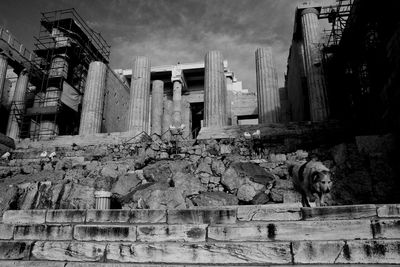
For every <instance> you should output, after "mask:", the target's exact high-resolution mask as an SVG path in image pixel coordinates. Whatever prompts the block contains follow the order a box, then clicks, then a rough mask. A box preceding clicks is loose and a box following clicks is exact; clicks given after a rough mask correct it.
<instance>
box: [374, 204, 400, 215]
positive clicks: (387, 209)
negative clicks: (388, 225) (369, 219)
mask: <svg viewBox="0 0 400 267" xmlns="http://www.w3.org/2000/svg"><path fill="white" fill-rule="evenodd" d="M378 217H381V218H385V217H400V204H388V205H383V206H380V207H378Z"/></svg>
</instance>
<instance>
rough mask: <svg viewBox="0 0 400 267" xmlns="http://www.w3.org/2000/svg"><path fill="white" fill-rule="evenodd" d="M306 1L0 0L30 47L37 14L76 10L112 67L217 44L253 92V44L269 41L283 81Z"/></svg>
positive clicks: (7, 21)
mask: <svg viewBox="0 0 400 267" xmlns="http://www.w3.org/2000/svg"><path fill="white" fill-rule="evenodd" d="M300 2H304V0H299V1H297V0H101V1H100V0H47V1H44V0H0V25H2V26H4V27H5V28H6V29H8V30H9V31H10V32H11V33H12V34H13V35H14V36H15V37H16V38H17V39H18V40H19V41H21V42H22V43H23V44H24V45H25V46H26V47H27V48H28V49H31V50H33V43H34V38H33V36H37V35H38V33H39V26H40V25H39V21H40V17H41V14H40V12H45V11H52V10H57V9H66V8H72V7H73V8H75V9H76V10H77V12H78V13H79V14H80V15H81V17H83V18H84V19H85V20H86V22H87V23H88V24H89V26H91V27H92V28H93V29H94V30H95V31H96V32H100V33H101V34H102V36H103V37H104V38H105V39H106V41H107V42H108V43H109V44H110V45H111V58H110V66H111V67H112V68H114V69H124V68H131V64H132V58H133V57H134V56H138V55H143V56H148V57H149V58H150V61H151V64H152V65H153V66H157V65H172V64H176V63H177V62H180V63H191V62H200V61H204V55H205V54H206V52H207V51H210V50H219V51H221V52H222V54H223V56H224V59H226V60H228V64H229V69H230V70H231V71H233V72H234V73H235V75H236V77H237V78H238V80H241V81H242V82H243V88H246V89H250V90H251V91H255V90H256V77H255V55H254V53H255V50H256V49H257V48H258V47H268V46H270V47H271V48H272V51H273V55H274V61H275V66H276V68H277V71H278V74H279V84H280V86H283V83H284V73H285V72H286V63H287V57H288V54H289V47H290V42H291V39H292V32H293V23H294V11H295V8H296V6H297V4H298V3H300Z"/></svg>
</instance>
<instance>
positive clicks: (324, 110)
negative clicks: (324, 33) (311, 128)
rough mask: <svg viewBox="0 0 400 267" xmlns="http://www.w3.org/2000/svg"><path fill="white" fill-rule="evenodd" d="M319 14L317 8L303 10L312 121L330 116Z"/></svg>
mask: <svg viewBox="0 0 400 267" xmlns="http://www.w3.org/2000/svg"><path fill="white" fill-rule="evenodd" d="M318 14H319V12H318V10H316V9H315V8H307V9H304V10H303V11H302V12H301V27H302V32H303V42H304V59H305V68H306V75H307V84H308V94H309V102H310V115H311V120H312V121H323V120H326V119H327V118H328V116H329V106H328V97H327V90H326V84H325V77H324V74H323V69H322V55H321V51H320V49H319V47H318V43H319V34H318V33H319V30H318V26H319V25H318Z"/></svg>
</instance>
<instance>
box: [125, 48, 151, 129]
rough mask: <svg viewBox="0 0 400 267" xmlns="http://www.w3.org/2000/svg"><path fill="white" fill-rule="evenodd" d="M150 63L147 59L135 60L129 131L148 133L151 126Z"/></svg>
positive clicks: (136, 58)
mask: <svg viewBox="0 0 400 267" xmlns="http://www.w3.org/2000/svg"><path fill="white" fill-rule="evenodd" d="M149 99H150V61H149V59H148V58H147V57H141V56H139V57H135V58H134V59H133V67H132V79H131V90H130V102H129V113H128V127H127V128H128V131H135V132H138V133H140V132H147V129H148V126H149V120H148V118H149V112H150V107H149Z"/></svg>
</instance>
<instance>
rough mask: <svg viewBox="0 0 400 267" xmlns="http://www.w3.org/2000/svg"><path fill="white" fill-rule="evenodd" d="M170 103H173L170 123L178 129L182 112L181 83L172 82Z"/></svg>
mask: <svg viewBox="0 0 400 267" xmlns="http://www.w3.org/2000/svg"><path fill="white" fill-rule="evenodd" d="M172 101H173V107H174V108H173V110H174V112H173V114H172V123H173V125H174V126H175V127H180V126H181V124H182V110H181V103H182V82H181V81H178V80H176V81H174V82H173V94H172Z"/></svg>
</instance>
